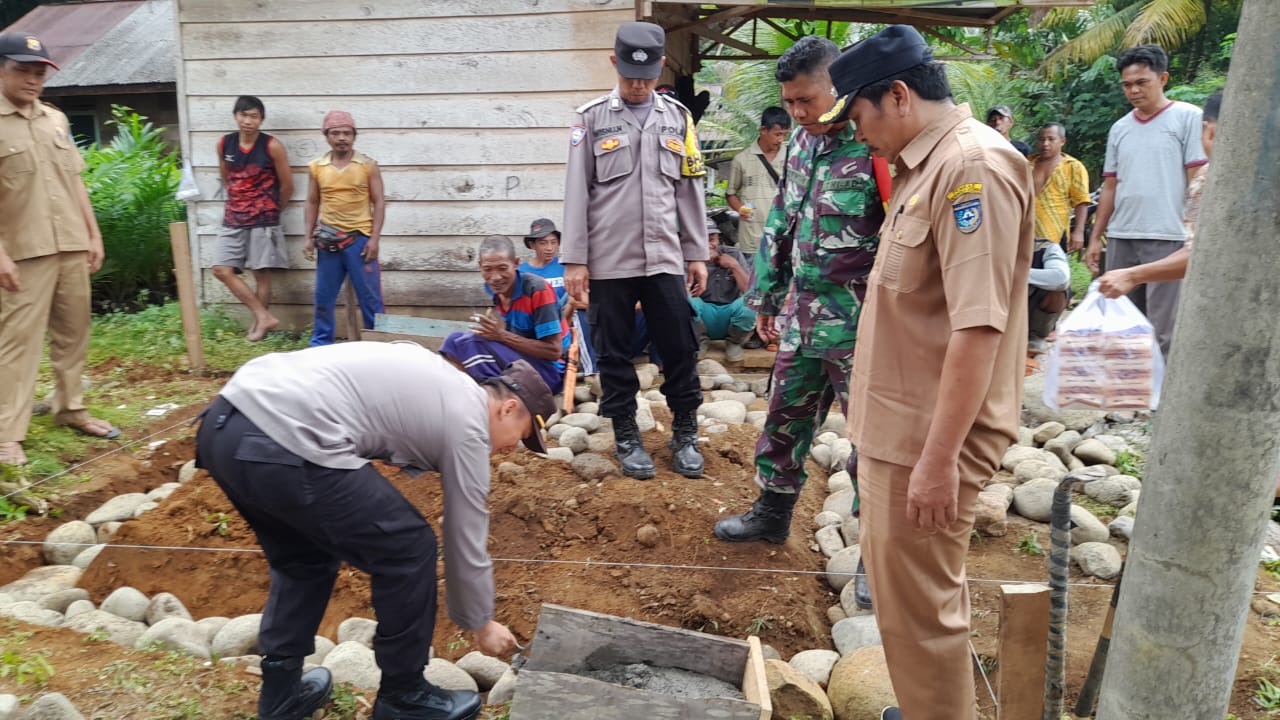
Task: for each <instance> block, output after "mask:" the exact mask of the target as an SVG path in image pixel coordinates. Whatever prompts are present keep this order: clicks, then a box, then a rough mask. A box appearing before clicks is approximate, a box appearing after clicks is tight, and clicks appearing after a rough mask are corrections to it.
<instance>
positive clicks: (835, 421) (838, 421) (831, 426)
mask: <svg viewBox="0 0 1280 720" xmlns="http://www.w3.org/2000/svg"><path fill="white" fill-rule="evenodd" d="M819 432H833V433H835V434H836V435H839V436H840V437H844V436H845V435H846V434H847V433H848V430H847V429H846V427H845V421H844V415H841V414H840V413H838V412H833V413H827V418H826V419H825V420H823V421H822V427H821V428H819Z"/></svg>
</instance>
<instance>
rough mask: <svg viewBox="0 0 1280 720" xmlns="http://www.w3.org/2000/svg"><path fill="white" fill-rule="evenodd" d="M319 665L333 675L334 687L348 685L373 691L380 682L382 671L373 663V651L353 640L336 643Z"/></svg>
mask: <svg viewBox="0 0 1280 720" xmlns="http://www.w3.org/2000/svg"><path fill="white" fill-rule="evenodd" d="M321 665H323V666H324V667H327V668H329V672H331V673H333V682H334V684H335V685H336V684H338V683H348V684H350V685H354V686H355V687H358V688H360V689H361V690H374V689H376V688H377V687H378V685H379V684H380V683H381V682H382V671H381V670H379V669H378V664H377V663H376V662H374V659H373V650H372V649H370V648H368V647H366V646H365V645H363V644H361V643H358V642H355V641H354V640H353V641H349V642H344V643H338V645H337V647H335V648H334V649H332V650H330V651H329V654H328V655H326V656H325V659H324V662H323V663H321Z"/></svg>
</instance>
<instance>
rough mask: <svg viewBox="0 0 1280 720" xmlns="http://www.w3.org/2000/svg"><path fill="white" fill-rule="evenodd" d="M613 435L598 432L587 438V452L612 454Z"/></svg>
mask: <svg viewBox="0 0 1280 720" xmlns="http://www.w3.org/2000/svg"><path fill="white" fill-rule="evenodd" d="M613 439H614V438H613V433H609V432H598V433H592V434H590V435H588V436H587V452H593V453H608V452H613Z"/></svg>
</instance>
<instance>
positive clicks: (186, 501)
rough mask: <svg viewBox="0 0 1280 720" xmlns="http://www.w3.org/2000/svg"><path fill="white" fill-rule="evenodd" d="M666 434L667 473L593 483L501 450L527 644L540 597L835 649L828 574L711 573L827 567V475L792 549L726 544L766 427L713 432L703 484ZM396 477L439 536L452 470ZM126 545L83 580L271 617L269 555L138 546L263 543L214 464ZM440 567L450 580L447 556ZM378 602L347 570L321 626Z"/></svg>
mask: <svg viewBox="0 0 1280 720" xmlns="http://www.w3.org/2000/svg"><path fill="white" fill-rule="evenodd" d="M665 440H666V436H665V434H661V433H649V434H648V436H647V437H646V446H647V447H648V449H649V451H650V452H651V453H653V455H654V458H655V462H656V463H657V465H658V468H659V473H658V477H657V478H655V479H653V480H648V481H638V480H632V479H629V478H621V477H609V478H607V479H605V480H604V481H603V482H601V483H598V484H597V483H585V482H583V481H581V480H580V479H578V478H577V476H575V475H574V473H573V471H572V470H571V469H570V468H569V466H568V465H567V464H564V463H561V462H557V461H552V460H546V459H543V458H540V457H537V456H534V455H531V454H529V453H524V452H517V453H512V454H510V455H507V456H498V457H495V458H494V459H493V469H494V472H493V486H492V493H491V495H490V510H491V527H490V541H489V549H490V553H491V554H492V555H493V557H494V558H495V563H494V574H495V580H496V585H497V593H498V598H497V599H498V602H497V619H498V620H499V621H500V622H503V623H506V624H508V625H509V626H510V627H511V629H512V630H513V632H515V633H516V635H517V636H518V637H519V638H521V641H522V642H527V641H528V640H530V639H531V638H532V637H533V631H534V627H535V625H536V622H537V617H538V611H539V607H540V605H541V604H542V603H544V602H550V603H558V604H561V605H567V606H570V607H576V608H581V609H585V610H593V611H596V612H603V613H609V614H612V615H620V616H626V617H632V618H636V619H639V620H647V621H651V622H658V623H664V624H668V625H679V626H682V627H686V628H690V629H694V630H702V631H704V632H711V633H717V634H721V635H725V636H729V637H744V636H746V635H747V634H750V633H755V634H758V635H760V636H761V637H762V639H763V640H764V642H766V643H768V644H771V645H773V646H774V647H775V648H777V649H778V650H779V651H780V652H781V653H782V655H783V656H784V657H788V656H790V654H792V653H794V652H797V651H799V650H804V649H809V648H814V647H828V646H829V643H830V630H829V626H828V622H827V619H826V609H827V607H829V606H830V605H832V604H835V603H836V602H837V598H836V597H835V596H834V595H833V594H832V593H831V592H830V590H829V589H828V587H827V584H826V582H825V580H824V579H823V578H822V576H820V575H792V574H779V573H762V572H746V571H739V570H726V569H711V568H742V569H761V568H763V569H773V570H784V571H790V570H806V571H821V570H822V569H823V567H824V562H823V559H822V557H821V556H820V555H819V554H818V553H816V552H814V551H812V550H811V549H810V547H809V545H810V543H811V542H812V533H811V532H810V527H809V525H810V518H812V517H813V516H814V514H816V513H817V512H818V511H819V510H821V505H822V500H823V499H824V498H825V495H826V493H825V492H824V490H825V483H824V478H825V473H822V472H821V471H818V470H816V468H814V467H813V466H811V467H810V470H811V483H810V487H809V489H808V490H806V491H805V493H804V494H803V496H802V497H801V499H800V502H799V504H798V507H797V511H796V520H795V522H794V527H795V532H793V533H792V537H791V539H790V540H789V541H788V542H787V543H786V544H784V545H776V546H775V545H765V544H761V543H748V544H729V543H723V542H720V541H718V540H716V539H715V538H714V536H713V535H712V526H713V525H714V524H715V522H716V520H717V519H719V518H721V517H724V516H725V515H726V514H732V513H738V512H742V511H743V510H745V509H746V508H747V507H748V506H749V504H750V502H751V501H752V500H753V499H754V498H755V496H756V492H757V489H756V486H755V485H754V483H753V482H752V473H753V469H752V462H753V455H754V447H755V441H756V432H755V431H754V429H752V428H744V427H734V428H732V429H731V430H730V431H729V432H728V433H723V434H719V435H712V436H710V444H709V445H707V446H704V454H705V456H706V477H704V478H703V479H701V480H689V479H686V478H683V477H680V476H678V475H675V474H673V473H671V472H669V471H666V470H664V469H665V468H669V467H670V466H671V451H670V450H669V449H667V447H666V444H665ZM504 463H506V464H505V465H504ZM499 466H502V469H501V470H499ZM517 466H518V467H517ZM381 470H382V471H383V473H384V474H385V475H387V476H388V477H390V478H391V479H392V482H393V483H394V484H395V485H396V486H397V487H398V488H399V489H400V491H401V492H403V493H404V494H405V496H406V497H407V498H409V500H410V501H412V502H413V503H414V504H415V505H417V506H418V508H419V509H420V510H421V511H422V513H423V515H424V516H425V517H427V518H428V519H430V520H431V521H432V524H433V526H435V527H436V529H437V531H438V529H439V522H438V521H439V518H440V515H441V504H442V503H441V497H440V490H439V485H438V482H439V480H438V477H436V476H434V475H432V474H428V475H425V476H423V477H421V478H418V479H410V478H408V477H406V476H404V475H402V474H399V473H398V472H396V471H395V470H394V469H393V468H387V467H382V468H381ZM645 525H653V526H654V527H656V528H657V529H658V531H659V537H658V542H657V543H656V544H653V546H652V547H649V546H646V545H645V544H642V543H641V542H639V541H638V540H637V538H636V531H637V529H639V528H640V527H642V526H645ZM222 533H225V535H224V534H222ZM646 540H647V541H648V542H649V543H650V544H652V538H651V537H647V538H646ZM112 545H113V546H117V547H108V548H107V549H106V550H105V551H104V552H103V553H102V554H101V555H100V556H99V557H98V559H97V561H96V562H94V564H93V565H92V566H91V567H90V568H89V569H88V571H87V572H86V573H85V575H84V576H83V578H82V579H81V582H80V585H81V586H82V587H84V588H86V589H88V590H89V592H90V593H91V594H92V596H93V599H94V600H95V602H100V601H101V600H102V599H103V598H104V597H105V596H106V595H108V594H109V593H110V592H111V591H113V590H115V589H116V588H118V587H120V586H122V585H131V586H133V587H135V588H138V589H139V590H141V591H143V592H145V593H147V594H154V593H157V592H161V591H167V592H172V593H174V594H175V595H177V596H178V597H179V598H181V599H182V601H183V602H184V603H185V604H186V605H187V607H188V608H189V609H190V610H191V612H192V614H193V615H194V616H195V617H197V618H200V617H207V616H213V615H222V616H235V615H240V614H245V613H252V612H259V611H260V610H261V608H262V606H263V604H264V602H265V600H266V596H267V589H268V583H269V579H268V573H267V564H266V561H265V559H264V558H263V557H262V556H261V555H260V554H257V553H245V552H208V551H189V550H176V549H155V550H149V549H138V548H132V547H123V546H127V545H148V546H161V547H162V548H171V547H181V546H196V547H201V548H209V549H214V550H232V551H234V550H243V549H256V548H257V547H258V545H257V543H256V541H255V538H254V536H253V533H252V531H250V530H249V527H248V526H247V524H245V522H244V521H243V520H242V519H241V518H240V517H239V515H238V514H236V512H235V510H234V508H232V507H231V504H230V502H229V501H228V500H227V499H226V497H225V496H224V495H223V494H222V492H221V491H220V490H219V489H218V487H217V485H216V484H215V483H214V482H213V481H212V480H211V479H210V478H209V477H208V476H206V475H204V474H203V473H201V474H199V475H198V476H197V478H196V479H195V480H192V481H191V482H190V483H188V484H186V485H184V486H183V487H182V488H180V489H178V490H177V491H176V492H175V493H174V494H173V495H172V496H170V498H169V499H168V500H167V501H166V502H164V503H163V504H162V505H161V506H160V507H159V508H157V509H155V510H152V511H151V512H149V513H147V514H145V515H143V516H141V517H139V518H136V519H133V520H130V521H129V522H127V523H125V524H124V526H123V527H122V528H121V529H120V531H119V533H118V534H117V535H116V536H115V538H114V539H113V541H112ZM586 563H590V564H586ZM695 566H696V567H695ZM439 569H440V571H441V572H440V578H441V581H443V564H442V565H441V566H440V568H439ZM441 590H442V591H441V598H440V602H441V605H443V603H444V597H443V588H442V589H441ZM370 605H371V601H370V594H369V580H368V577H367V576H366V575H365V574H364V573H362V572H360V571H358V570H355V569H354V568H349V567H344V568H343V570H342V572H341V573H340V575H339V579H338V583H337V585H336V586H335V589H334V592H333V596H332V598H331V600H330V604H329V610H328V612H327V614H326V615H325V618H324V622H323V624H322V625H321V629H320V632H321V634H324V635H327V636H329V637H334V636H335V635H336V632H337V627H338V624H339V623H340V622H342V620H344V619H346V618H348V617H353V616H362V617H372V608H371V607H370ZM459 632H460V631H459V629H458V628H457V627H455V626H454V625H453V624H452V623H450V622H449V621H448V620H447V618H446V617H445V614H444V613H441V614H440V620H439V625H438V627H437V630H436V648H435V649H436V652H437V653H439V654H440V655H442V656H444V657H447V658H451V659H452V658H455V657H458V656H461V655H463V654H465V653H466V652H467V651H469V650H470V649H472V648H470V647H468V646H467V644H466V643H465V642H464V641H462V640H460V639H459V636H458V633H459Z"/></svg>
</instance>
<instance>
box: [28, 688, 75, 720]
mask: <svg viewBox="0 0 1280 720" xmlns="http://www.w3.org/2000/svg"><path fill="white" fill-rule="evenodd" d="M22 720H84V715H81V714H80V711H79V710H77V709H76V706H75V705H74V704H73V703H72V702H71V701H70V700H68V699H67V696H66V695H63V694H62V693H48V694H46V695H41V696H40V697H39V699H37V700H36V701H35V702H33V703H31V707H29V708H27V712H26V713H24V714H23V716H22Z"/></svg>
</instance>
